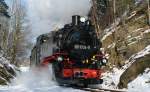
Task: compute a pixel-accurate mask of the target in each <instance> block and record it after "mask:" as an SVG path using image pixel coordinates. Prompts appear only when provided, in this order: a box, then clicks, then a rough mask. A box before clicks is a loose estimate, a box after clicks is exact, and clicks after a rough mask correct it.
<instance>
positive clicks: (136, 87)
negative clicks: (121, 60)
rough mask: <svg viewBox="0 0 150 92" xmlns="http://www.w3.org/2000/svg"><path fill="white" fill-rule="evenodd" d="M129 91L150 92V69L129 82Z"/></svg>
mask: <svg viewBox="0 0 150 92" xmlns="http://www.w3.org/2000/svg"><path fill="white" fill-rule="evenodd" d="M128 91H129V92H150V69H146V70H145V72H144V73H143V74H141V75H139V76H138V77H137V78H136V79H135V80H134V81H132V82H131V83H129V84H128Z"/></svg>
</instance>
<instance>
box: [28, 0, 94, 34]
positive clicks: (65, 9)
mask: <svg viewBox="0 0 150 92" xmlns="http://www.w3.org/2000/svg"><path fill="white" fill-rule="evenodd" d="M27 5H28V6H27V10H28V16H29V20H30V21H31V26H32V33H33V36H34V37H37V36H38V35H40V34H43V33H48V32H50V31H52V30H54V29H56V28H58V27H59V28H60V27H62V26H63V25H64V24H66V23H70V22H71V16H72V15H81V16H87V14H88V12H89V10H90V7H91V2H90V0H27Z"/></svg>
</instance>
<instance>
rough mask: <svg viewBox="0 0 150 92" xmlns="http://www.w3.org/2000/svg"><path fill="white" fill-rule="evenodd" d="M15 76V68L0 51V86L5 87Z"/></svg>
mask: <svg viewBox="0 0 150 92" xmlns="http://www.w3.org/2000/svg"><path fill="white" fill-rule="evenodd" d="M15 75H16V72H15V67H14V66H13V65H11V64H10V63H9V61H8V60H7V59H6V58H4V57H3V52H2V50H0V85H7V84H8V83H9V82H10V79H11V78H13V77H14V76H15Z"/></svg>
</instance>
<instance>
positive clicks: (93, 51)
mask: <svg viewBox="0 0 150 92" xmlns="http://www.w3.org/2000/svg"><path fill="white" fill-rule="evenodd" d="M101 46H102V44H101V42H100V40H99V39H98V37H97V35H96V32H95V28H94V26H93V25H92V24H91V22H90V20H85V19H84V18H82V17H80V16H78V15H75V16H72V23H70V24H66V25H65V26H64V28H61V29H59V30H58V31H52V32H50V33H49V34H43V35H41V36H39V37H38V38H37V43H36V45H35V47H34V48H33V49H32V52H31V57H30V59H31V66H39V65H40V66H41V65H42V66H43V65H44V66H47V65H48V64H50V63H51V64H52V68H53V72H54V75H55V79H56V81H57V82H58V83H59V84H60V85H63V84H83V85H85V86H87V85H88V84H101V83H102V82H103V80H102V79H101V74H102V66H105V65H106V63H107V59H106V57H105V55H104V54H103V53H102V52H101V51H100V48H101Z"/></svg>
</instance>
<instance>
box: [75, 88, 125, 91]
mask: <svg viewBox="0 0 150 92" xmlns="http://www.w3.org/2000/svg"><path fill="white" fill-rule="evenodd" d="M73 88H74V89H79V90H83V91H88V92H127V91H126V90H119V89H104V88H82V87H73Z"/></svg>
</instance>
